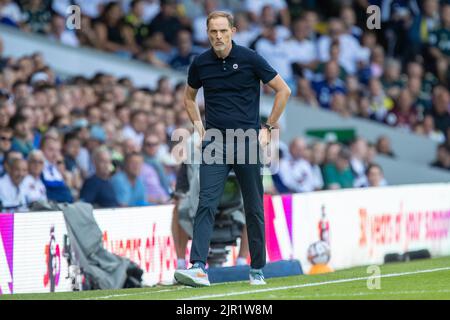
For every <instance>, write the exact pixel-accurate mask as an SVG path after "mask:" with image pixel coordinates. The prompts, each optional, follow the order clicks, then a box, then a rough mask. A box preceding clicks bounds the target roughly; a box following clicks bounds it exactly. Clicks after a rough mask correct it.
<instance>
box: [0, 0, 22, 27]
mask: <svg viewBox="0 0 450 320" xmlns="http://www.w3.org/2000/svg"><path fill="white" fill-rule="evenodd" d="M2 2H3V3H2V5H1V6H0V18H8V19H10V20H11V21H12V22H14V23H15V24H16V25H19V24H20V23H21V22H22V21H23V14H22V12H21V11H20V7H19V5H18V4H17V3H15V2H14V1H12V0H3V1H2Z"/></svg>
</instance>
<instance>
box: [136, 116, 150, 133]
mask: <svg viewBox="0 0 450 320" xmlns="http://www.w3.org/2000/svg"><path fill="white" fill-rule="evenodd" d="M133 128H134V130H136V131H137V132H144V131H145V129H147V116H146V115H145V114H143V113H140V114H138V115H136V116H135V117H134V118H133Z"/></svg>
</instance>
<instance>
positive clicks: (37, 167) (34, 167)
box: [28, 156, 44, 177]
mask: <svg viewBox="0 0 450 320" xmlns="http://www.w3.org/2000/svg"><path fill="white" fill-rule="evenodd" d="M28 169H29V171H30V174H31V175H33V176H34V177H39V176H40V175H41V173H42V169H44V158H43V157H42V156H34V157H31V158H30V159H28Z"/></svg>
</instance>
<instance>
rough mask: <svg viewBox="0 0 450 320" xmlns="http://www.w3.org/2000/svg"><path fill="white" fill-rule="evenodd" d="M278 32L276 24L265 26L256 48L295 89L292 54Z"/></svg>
mask: <svg viewBox="0 0 450 320" xmlns="http://www.w3.org/2000/svg"><path fill="white" fill-rule="evenodd" d="M277 32H278V31H277V29H276V27H275V26H274V25H270V26H267V27H265V29H264V36H263V37H262V38H260V39H259V40H258V41H257V42H256V44H255V50H256V52H257V53H259V54H260V55H261V56H263V57H264V58H265V59H266V60H267V62H268V63H269V64H270V65H271V66H272V67H273V68H274V69H275V70H277V71H278V73H279V74H280V76H281V77H282V78H283V79H284V80H285V81H286V83H287V84H288V85H289V87H291V90H292V89H294V88H293V86H294V78H293V73H292V66H291V62H290V57H291V55H290V53H289V52H288V48H287V47H286V43H285V41H284V40H283V39H280V37H279V35H278V34H277ZM292 91H294V90H292Z"/></svg>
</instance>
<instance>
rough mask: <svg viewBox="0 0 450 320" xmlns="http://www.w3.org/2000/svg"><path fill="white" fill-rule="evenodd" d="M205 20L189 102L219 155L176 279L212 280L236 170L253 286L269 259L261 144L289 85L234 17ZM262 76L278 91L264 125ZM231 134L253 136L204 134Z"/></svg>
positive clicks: (208, 165) (208, 170)
mask: <svg viewBox="0 0 450 320" xmlns="http://www.w3.org/2000/svg"><path fill="white" fill-rule="evenodd" d="M206 25H207V33H208V39H209V42H210V44H211V48H210V49H209V50H206V51H205V52H203V53H202V54H200V55H199V56H197V57H196V58H195V59H194V61H193V62H192V64H191V66H190V67H189V70H188V79H187V86H186V91H185V97H184V101H185V107H186V111H187V113H188V115H189V117H190V119H191V121H192V123H193V124H194V127H195V129H196V131H197V132H198V133H199V135H200V137H201V139H202V140H203V141H202V151H203V152H202V153H203V156H206V157H208V155H211V156H213V155H212V153H213V152H211V153H210V154H208V150H215V151H217V152H215V153H216V154H217V156H218V157H220V159H219V158H217V157H215V156H213V157H215V159H214V161H212V162H210V161H208V160H206V159H205V158H204V157H202V158H203V160H202V162H201V163H200V195H199V203H198V209H197V212H196V216H195V221H194V230H193V239H192V247H191V257H190V261H191V263H192V265H193V267H192V268H191V269H189V270H177V271H176V272H175V274H174V276H175V279H176V280H177V281H178V282H180V283H182V284H184V285H189V286H209V285H210V283H209V280H208V275H207V273H206V269H205V265H206V259H207V257H208V252H209V245H210V241H211V236H212V232H213V227H214V219H215V214H216V212H217V208H218V204H219V200H220V198H221V197H222V194H223V191H224V187H225V181H226V179H227V177H228V174H229V173H230V171H231V169H233V170H234V172H235V174H236V177H237V179H238V181H239V184H240V186H241V191H242V197H243V200H244V208H245V214H246V226H247V234H248V242H249V249H250V257H251V264H250V266H251V268H250V274H249V278H250V284H252V285H259V284H261V285H263V284H265V281H264V275H263V272H262V268H263V267H264V265H265V263H266V255H265V252H266V246H265V231H264V230H265V227H264V205H263V192H264V189H263V184H262V175H261V168H262V163H261V158H260V157H259V156H258V155H260V154H259V151H260V147H261V146H263V147H266V146H267V144H268V143H269V142H270V134H271V130H272V129H273V128H274V125H276V123H277V122H278V120H279V118H280V116H281V114H282V112H283V110H284V108H285V106H286V103H287V100H288V98H289V96H290V94H291V90H290V89H289V86H288V85H287V84H286V82H285V81H284V80H283V78H281V76H280V75H279V74H278V72H277V71H275V70H274V69H273V68H272V66H270V64H269V63H268V62H267V61H266V60H265V59H264V58H263V57H262V56H261V55H259V54H258V53H257V52H255V51H254V50H251V49H249V48H246V47H243V46H239V45H237V44H236V43H235V42H234V41H232V36H233V35H234V34H235V32H236V28H235V27H234V18H233V16H232V15H231V14H229V13H226V12H222V11H214V12H212V13H210V14H209V15H208V18H207V21H206ZM261 81H262V82H263V83H264V84H267V85H268V86H269V87H271V88H272V89H273V90H274V91H275V100H274V104H273V109H272V112H271V114H270V115H269V117H268V119H267V122H266V123H265V124H264V125H261V122H260V112H259V111H260V106H259V103H260V88H261ZM201 87H203V94H204V99H205V127H206V130H205V127H204V126H203V123H202V119H201V117H200V111H199V108H198V105H197V103H196V96H197V93H198V90H199V89H200V88H201ZM230 131H231V132H232V135H235V136H236V135H239V132H241V133H244V132H245V133H244V134H245V135H246V136H247V137H248V139H245V138H244V139H240V138H238V139H237V140H238V141H237V142H236V140H234V139H233V141H231V140H230V141H228V140H227V141H226V144H224V143H220V141H216V140H214V141H210V139H211V138H207V137H206V134H207V133H208V135H209V133H212V132H214V133H213V134H214V135H215V134H219V136H220V134H222V135H223V136H224V137H225V139H226V138H227V137H226V136H227V135H228V134H229V133H230ZM218 139H219V138H218ZM219 140H220V139H219ZM229 142H230V143H229ZM209 144H211V145H212V147H213V148H210V147H211V146H209ZM242 151H243V153H244V154H245V159H244V158H243V157H242ZM247 156H248V157H247ZM230 158H231V160H230ZM255 158H256V159H255ZM205 160H206V161H205ZM216 160H217V161H216ZM224 161H225V162H224Z"/></svg>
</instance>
